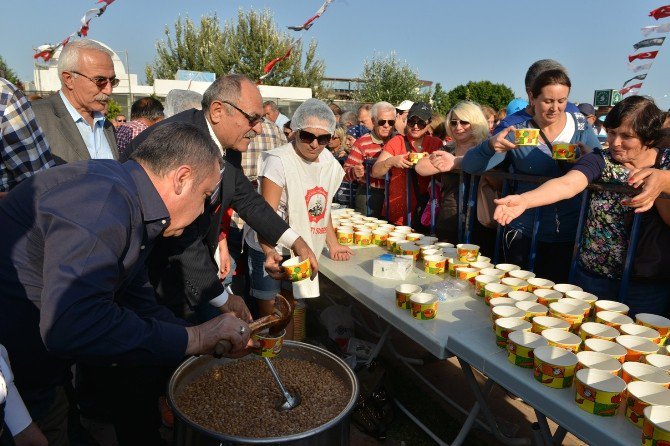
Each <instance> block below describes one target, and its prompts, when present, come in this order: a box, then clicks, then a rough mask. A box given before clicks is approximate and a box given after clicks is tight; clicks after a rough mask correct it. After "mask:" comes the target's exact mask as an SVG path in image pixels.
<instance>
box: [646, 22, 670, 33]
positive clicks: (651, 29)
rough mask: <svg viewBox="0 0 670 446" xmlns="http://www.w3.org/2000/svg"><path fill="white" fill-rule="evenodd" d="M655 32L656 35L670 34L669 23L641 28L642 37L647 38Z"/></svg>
mask: <svg viewBox="0 0 670 446" xmlns="http://www.w3.org/2000/svg"><path fill="white" fill-rule="evenodd" d="M653 32H656V33H659V34H660V33H667V32H670V22H668V23H664V24H662V25H652V26H645V27H644V28H642V35H643V36H648V35H649V34H651V33H653Z"/></svg>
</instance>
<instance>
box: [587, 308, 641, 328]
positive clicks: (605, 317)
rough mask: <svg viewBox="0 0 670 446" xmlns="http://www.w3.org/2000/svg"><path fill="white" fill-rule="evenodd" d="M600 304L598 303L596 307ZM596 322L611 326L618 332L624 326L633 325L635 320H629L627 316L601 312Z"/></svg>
mask: <svg viewBox="0 0 670 446" xmlns="http://www.w3.org/2000/svg"><path fill="white" fill-rule="evenodd" d="M597 304H598V303H597V302H596V305H597ZM596 322H600V323H601V324H605V325H609V326H610V327H614V328H616V329H617V330H618V329H619V327H621V326H622V325H624V324H632V323H633V319H631V318H629V317H628V316H626V315H625V314H621V313H615V312H613V311H599V312H597V313H596Z"/></svg>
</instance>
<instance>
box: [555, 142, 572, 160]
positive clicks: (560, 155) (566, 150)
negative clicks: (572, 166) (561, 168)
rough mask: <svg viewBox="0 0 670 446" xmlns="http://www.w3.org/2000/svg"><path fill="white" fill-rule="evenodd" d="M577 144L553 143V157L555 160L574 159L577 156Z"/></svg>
mask: <svg viewBox="0 0 670 446" xmlns="http://www.w3.org/2000/svg"><path fill="white" fill-rule="evenodd" d="M577 147H578V146H577V144H570V143H563V142H559V143H553V144H552V147H551V157H552V158H553V159H555V160H561V161H574V160H575V159H576V158H577Z"/></svg>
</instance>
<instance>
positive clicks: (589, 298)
mask: <svg viewBox="0 0 670 446" xmlns="http://www.w3.org/2000/svg"><path fill="white" fill-rule="evenodd" d="M565 297H569V298H570V299H577V300H583V301H584V302H587V303H588V304H589V305H591V308H592V309H593V308H595V304H596V301H597V300H598V296H596V295H595V294H591V293H587V292H586V291H567V292H566V293H565Z"/></svg>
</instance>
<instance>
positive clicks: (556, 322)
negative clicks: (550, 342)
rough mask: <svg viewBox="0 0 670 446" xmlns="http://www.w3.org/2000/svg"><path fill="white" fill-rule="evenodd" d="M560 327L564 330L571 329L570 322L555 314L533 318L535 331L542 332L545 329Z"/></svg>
mask: <svg viewBox="0 0 670 446" xmlns="http://www.w3.org/2000/svg"><path fill="white" fill-rule="evenodd" d="M550 328H558V329H560V330H563V331H568V330H570V324H569V323H568V322H565V321H564V320H563V319H559V318H557V317H553V316H536V317H534V318H533V329H532V331H533V333H537V334H540V333H542V332H543V331H544V330H547V329H550Z"/></svg>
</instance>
